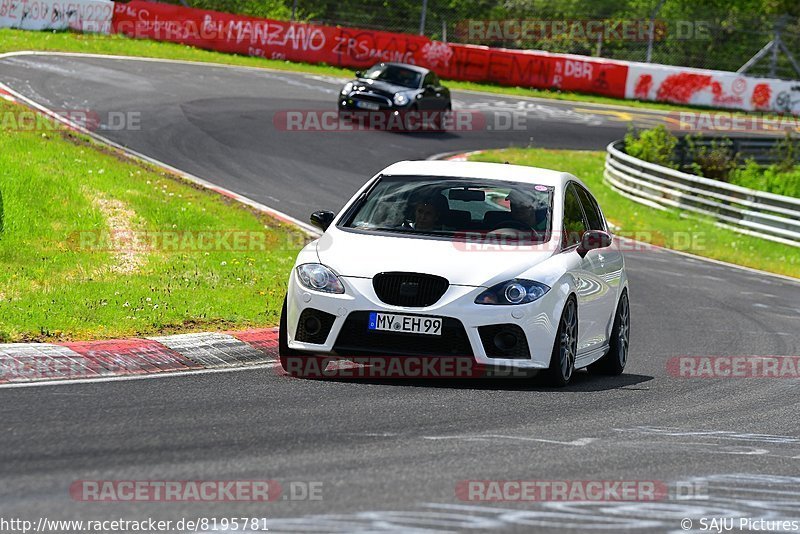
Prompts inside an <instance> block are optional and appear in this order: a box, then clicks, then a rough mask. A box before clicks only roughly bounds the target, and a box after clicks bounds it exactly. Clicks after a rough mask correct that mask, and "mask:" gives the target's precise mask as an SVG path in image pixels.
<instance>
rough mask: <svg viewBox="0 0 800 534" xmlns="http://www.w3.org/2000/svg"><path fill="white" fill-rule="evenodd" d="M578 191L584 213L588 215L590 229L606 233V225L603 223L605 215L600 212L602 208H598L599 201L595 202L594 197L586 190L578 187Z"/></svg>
mask: <svg viewBox="0 0 800 534" xmlns="http://www.w3.org/2000/svg"><path fill="white" fill-rule="evenodd" d="M576 190H577V191H578V197H580V199H581V205H582V206H583V213H585V214H586V220H587V222H588V223H589V229H590V230H603V231H605V229H606V225H605V223H604V221H603V214H602V213H601V212H600V208H599V207H597V201H595V199H594V197H592V195H591V194H589V192H588V191H587V190H586V189H584V188H582V187H576Z"/></svg>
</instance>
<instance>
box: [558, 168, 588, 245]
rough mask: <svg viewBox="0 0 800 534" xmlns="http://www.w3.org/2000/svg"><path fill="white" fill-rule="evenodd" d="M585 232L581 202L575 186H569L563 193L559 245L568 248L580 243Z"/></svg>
mask: <svg viewBox="0 0 800 534" xmlns="http://www.w3.org/2000/svg"><path fill="white" fill-rule="evenodd" d="M585 231H586V221H585V220H584V218H583V210H581V202H580V199H579V198H578V194H577V192H576V191H575V186H574V185H572V184H569V185H568V186H567V189H566V190H565V191H564V227H563V235H562V237H561V244H562V246H563V247H564V248H569V247H572V246H575V245H577V244H578V243H580V242H581V238H582V237H583V233H584V232H585Z"/></svg>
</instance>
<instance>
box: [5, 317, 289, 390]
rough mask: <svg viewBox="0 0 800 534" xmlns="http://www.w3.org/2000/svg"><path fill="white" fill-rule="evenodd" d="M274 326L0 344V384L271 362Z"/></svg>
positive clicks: (144, 374)
mask: <svg viewBox="0 0 800 534" xmlns="http://www.w3.org/2000/svg"><path fill="white" fill-rule="evenodd" d="M277 360H278V330H277V329H275V328H269V329H260V330H248V331H244V332H229V333H201V334H179V335H174V336H161V337H154V338H141V339H138V338H137V339H116V340H109V341H85V342H74V343H55V344H53V343H5V344H0V387H10V386H21V385H43V384H52V383H71V382H88V381H97V380H108V379H112V378H116V379H119V378H124V377H128V378H134V377H142V378H144V377H155V376H159V375H174V374H175V373H189V372H191V373H197V372H211V371H231V370H236V369H247V368H253V367H274V366H275V365H276V362H277Z"/></svg>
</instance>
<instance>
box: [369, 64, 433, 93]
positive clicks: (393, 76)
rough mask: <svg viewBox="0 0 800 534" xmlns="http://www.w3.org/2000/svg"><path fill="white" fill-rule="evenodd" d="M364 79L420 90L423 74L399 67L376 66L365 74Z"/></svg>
mask: <svg viewBox="0 0 800 534" xmlns="http://www.w3.org/2000/svg"><path fill="white" fill-rule="evenodd" d="M362 77H363V78H366V79H368V80H381V81H384V82H388V83H391V84H394V85H402V86H403V87H410V88H412V89H418V88H419V86H420V82H421V80H422V74H420V73H419V72H417V71H415V70H411V69H407V68H405V67H399V66H397V65H375V66H374V67H372V68H371V69H369V70H368V71H367V72H365V73H364V76H362Z"/></svg>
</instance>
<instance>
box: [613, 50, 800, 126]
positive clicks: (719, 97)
mask: <svg viewBox="0 0 800 534" xmlns="http://www.w3.org/2000/svg"><path fill="white" fill-rule="evenodd" d="M625 98H626V99H636V100H652V101H658V102H671V103H674V104H690V105H696V106H710V107H715V108H730V109H742V110H748V111H773V112H778V113H791V114H794V115H798V114H800V82H798V81H795V82H788V81H783V80H775V79H771V78H752V77H750V76H744V75H742V74H738V73H736V72H725V71H718V70H704V69H692V68H688V67H673V66H668V65H651V64H648V63H630V66H629V70H628V81H627V83H626V85H625Z"/></svg>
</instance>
